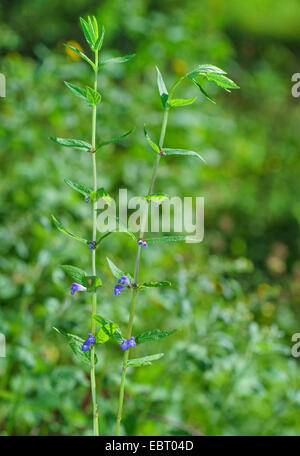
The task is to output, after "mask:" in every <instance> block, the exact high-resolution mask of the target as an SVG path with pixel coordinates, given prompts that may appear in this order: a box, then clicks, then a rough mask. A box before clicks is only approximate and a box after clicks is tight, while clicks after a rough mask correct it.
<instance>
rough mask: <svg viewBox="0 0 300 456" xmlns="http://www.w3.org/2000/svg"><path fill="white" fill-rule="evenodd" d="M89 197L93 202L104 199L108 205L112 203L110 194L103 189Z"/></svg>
mask: <svg viewBox="0 0 300 456" xmlns="http://www.w3.org/2000/svg"><path fill="white" fill-rule="evenodd" d="M89 197H90V198H91V200H92V201H98V199H100V198H102V199H104V201H105V202H106V203H107V204H109V203H110V202H111V197H110V195H109V193H108V192H107V191H106V190H105V189H104V188H103V187H101V188H98V190H96V191H95V192H91V193H90V195H89Z"/></svg>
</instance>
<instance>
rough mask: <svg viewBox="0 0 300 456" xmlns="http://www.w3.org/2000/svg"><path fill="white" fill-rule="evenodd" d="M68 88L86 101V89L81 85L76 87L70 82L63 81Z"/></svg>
mask: <svg viewBox="0 0 300 456" xmlns="http://www.w3.org/2000/svg"><path fill="white" fill-rule="evenodd" d="M64 82H65V84H66V86H67V87H68V89H70V90H71V92H72V93H73V94H74V95H76V96H77V97H79V98H81V99H83V100H84V101H88V99H87V97H86V91H85V89H83V88H82V87H78V86H76V85H74V84H71V83H70V82H67V81H64Z"/></svg>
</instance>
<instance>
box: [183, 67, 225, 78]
mask: <svg viewBox="0 0 300 456" xmlns="http://www.w3.org/2000/svg"><path fill="white" fill-rule="evenodd" d="M208 73H218V74H227V73H226V71H224V70H222V69H221V68H218V67H216V66H214V65H209V64H203V65H198V66H197V68H196V69H195V70H193V71H192V72H190V73H188V76H189V77H190V78H191V79H192V78H193V77H194V76H193V75H195V76H196V75H198V74H208Z"/></svg>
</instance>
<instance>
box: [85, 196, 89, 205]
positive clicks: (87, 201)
mask: <svg viewBox="0 0 300 456" xmlns="http://www.w3.org/2000/svg"><path fill="white" fill-rule="evenodd" d="M84 201H85V203H86V204H88V203H89V202H90V197H89V196H86V197H85V198H84Z"/></svg>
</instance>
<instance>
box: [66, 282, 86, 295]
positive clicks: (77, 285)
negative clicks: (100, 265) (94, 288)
mask: <svg viewBox="0 0 300 456" xmlns="http://www.w3.org/2000/svg"><path fill="white" fill-rule="evenodd" d="M70 290H71V295H74V294H75V291H86V290H87V288H86V287H84V286H83V285H80V283H76V282H74V283H72V285H71V287H70Z"/></svg>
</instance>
